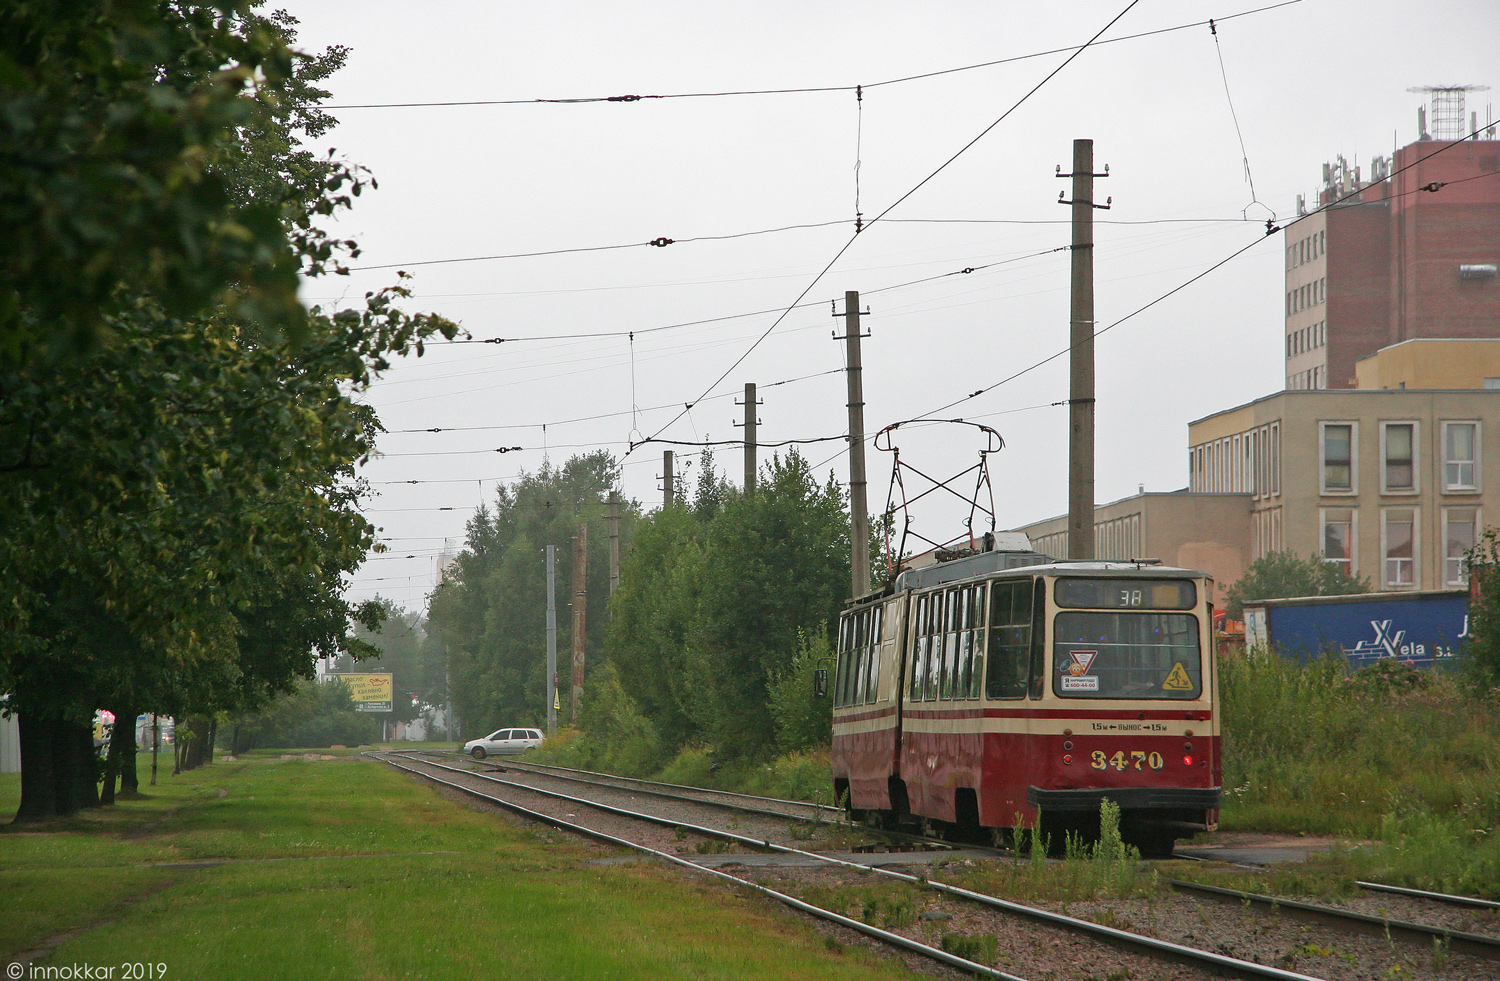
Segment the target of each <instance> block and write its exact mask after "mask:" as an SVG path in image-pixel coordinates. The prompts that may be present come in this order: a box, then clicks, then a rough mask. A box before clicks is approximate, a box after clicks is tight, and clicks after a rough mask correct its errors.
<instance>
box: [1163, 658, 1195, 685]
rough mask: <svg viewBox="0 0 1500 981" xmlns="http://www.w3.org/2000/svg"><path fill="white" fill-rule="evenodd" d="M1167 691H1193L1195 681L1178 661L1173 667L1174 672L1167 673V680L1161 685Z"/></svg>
mask: <svg viewBox="0 0 1500 981" xmlns="http://www.w3.org/2000/svg"><path fill="white" fill-rule="evenodd" d="M1161 686H1162V689H1163V690H1165V691H1192V690H1193V679H1192V678H1189V677H1188V673H1187V669H1186V668H1184V667H1183V666H1182V662H1181V661H1178V662H1177V663H1176V664H1174V665H1172V670H1171V671H1168V672H1167V680H1166V681H1163V682H1162V683H1161Z"/></svg>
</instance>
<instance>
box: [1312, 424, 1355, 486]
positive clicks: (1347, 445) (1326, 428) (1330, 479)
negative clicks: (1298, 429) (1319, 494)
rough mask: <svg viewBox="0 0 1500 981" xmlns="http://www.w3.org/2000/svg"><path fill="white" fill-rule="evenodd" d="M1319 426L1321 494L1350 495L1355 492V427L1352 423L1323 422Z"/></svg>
mask: <svg viewBox="0 0 1500 981" xmlns="http://www.w3.org/2000/svg"><path fill="white" fill-rule="evenodd" d="M1320 425H1321V426H1322V436H1323V440H1322V442H1323V486H1322V490H1323V493H1324V494H1352V493H1354V492H1355V490H1356V484H1355V481H1354V475H1355V468H1354V434H1355V431H1356V429H1357V425H1356V424H1355V423H1352V422H1325V423H1321V424H1320Z"/></svg>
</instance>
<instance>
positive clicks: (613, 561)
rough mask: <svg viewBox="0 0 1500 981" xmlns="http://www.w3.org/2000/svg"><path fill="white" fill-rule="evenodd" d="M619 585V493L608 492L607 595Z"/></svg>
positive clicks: (612, 592)
mask: <svg viewBox="0 0 1500 981" xmlns="http://www.w3.org/2000/svg"><path fill="white" fill-rule="evenodd" d="M619 585H620V492H619V491H610V492H609V595H610V596H614V595H615V590H616V589H617V588H618V587H619Z"/></svg>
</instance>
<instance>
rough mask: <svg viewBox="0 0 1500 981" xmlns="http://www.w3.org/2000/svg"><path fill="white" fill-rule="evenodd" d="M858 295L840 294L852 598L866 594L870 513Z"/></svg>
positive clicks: (867, 589)
mask: <svg viewBox="0 0 1500 981" xmlns="http://www.w3.org/2000/svg"><path fill="white" fill-rule="evenodd" d="M859 338H860V334H859V292H858V291H857V290H849V291H847V292H845V293H844V344H845V346H846V348H847V358H846V360H847V362H848V366H847V375H848V379H849V566H850V582H851V589H852V591H853V595H855V596H863V595H865V594H866V593H868V592H869V591H870V513H869V504H868V502H867V501H866V500H865V386H864V366H863V363H862V362H861V361H860V355H859Z"/></svg>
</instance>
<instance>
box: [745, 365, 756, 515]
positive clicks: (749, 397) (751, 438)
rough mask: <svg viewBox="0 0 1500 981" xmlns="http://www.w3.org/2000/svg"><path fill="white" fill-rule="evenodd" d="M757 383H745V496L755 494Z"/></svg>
mask: <svg viewBox="0 0 1500 981" xmlns="http://www.w3.org/2000/svg"><path fill="white" fill-rule="evenodd" d="M755 408H756V401H755V383H754V382H746V383H745V496H746V497H749V496H750V495H751V494H754V493H755V449H756V447H755V426H756V424H757V423H758V422H760V420H759V419H758V418H757V417H756V415H755Z"/></svg>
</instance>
